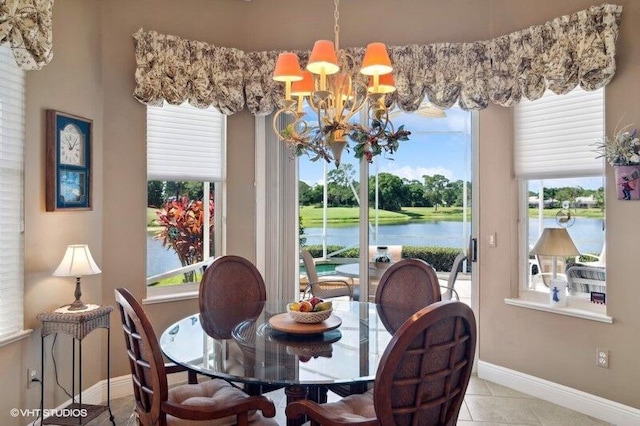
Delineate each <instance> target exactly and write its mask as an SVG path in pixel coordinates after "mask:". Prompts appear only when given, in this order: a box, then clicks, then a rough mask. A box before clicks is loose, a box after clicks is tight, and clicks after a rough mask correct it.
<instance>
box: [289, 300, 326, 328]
mask: <svg viewBox="0 0 640 426" xmlns="http://www.w3.org/2000/svg"><path fill="white" fill-rule="evenodd" d="M287 312H288V313H289V316H290V317H291V319H292V320H294V321H295V322H301V323H304V324H317V323H320V322H322V321H324V320H326V319H327V318H329V317H330V316H331V312H333V309H331V308H329V309H327V310H323V311H310V312H301V311H295V310H292V309H291V304H288V305H287Z"/></svg>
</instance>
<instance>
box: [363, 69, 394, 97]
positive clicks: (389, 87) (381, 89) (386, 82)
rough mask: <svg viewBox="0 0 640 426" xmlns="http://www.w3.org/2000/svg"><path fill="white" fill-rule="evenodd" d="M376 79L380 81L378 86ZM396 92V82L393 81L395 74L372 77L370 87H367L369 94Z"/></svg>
mask: <svg viewBox="0 0 640 426" xmlns="http://www.w3.org/2000/svg"><path fill="white" fill-rule="evenodd" d="M376 78H377V79H378V83H377V85H376V82H375V80H376ZM395 90H396V82H395V80H394V79H393V74H391V73H389V74H382V75H380V76H376V75H372V76H371V78H370V79H369V86H368V87H367V91H368V92H369V93H380V94H387V93H393V92H395Z"/></svg>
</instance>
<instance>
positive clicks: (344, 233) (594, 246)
mask: <svg viewBox="0 0 640 426" xmlns="http://www.w3.org/2000/svg"><path fill="white" fill-rule="evenodd" d="M543 223H544V226H545V227H557V224H556V221H555V219H553V218H551V219H545V220H544V222H543ZM602 224H603V220H602V219H589V218H581V217H578V218H576V221H575V223H574V224H573V225H572V226H571V227H569V228H568V230H569V234H570V235H571V238H572V239H573V242H574V243H575V245H576V247H577V248H578V250H579V251H580V252H581V253H594V254H599V253H600V252H601V251H602V245H603V243H604V232H602ZM529 225H530V227H531V229H532V230H537V226H538V222H537V220H532V221H531V222H530V224H529ZM358 226H359V225H357V224H355V225H348V226H339V227H330V228H328V236H327V244H330V245H334V244H335V245H341V246H355V245H357V244H358V232H359V231H358ZM462 231H463V223H462V222H450V221H438V222H412V223H404V224H395V225H379V226H378V240H377V242H376V241H374V239H373V233H371V235H372V237H371V244H372V245H375V244H389V245H391V244H402V245H408V246H429V247H453V248H458V249H461V250H462V249H466V248H467V246H468V241H464V240H463V238H462V235H463V234H462ZM153 235H154V234H153V233H149V234H147V275H148V276H151V275H156V274H160V273H162V272H166V271H169V270H171V269H175V268H179V267H180V266H181V265H180V261H179V260H178V257H177V256H176V254H175V252H174V251H173V250H167V249H166V248H163V247H162V243H161V242H160V241H158V240H156V239H155V238H154V237H153ZM304 237H305V238H306V239H307V242H306V244H307V245H309V244H322V228H314V227H307V228H305V233H304ZM498 238H499V237H498ZM537 240H538V235H537V233H534V232H532V235H531V237H530V240H529V246H530V247H533V246H534V245H535V243H536V241H537Z"/></svg>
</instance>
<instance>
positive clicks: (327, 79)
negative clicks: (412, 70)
mask: <svg viewBox="0 0 640 426" xmlns="http://www.w3.org/2000/svg"><path fill="white" fill-rule="evenodd" d="M334 5H335V10H334V15H333V16H334V35H335V41H334V42H331V41H329V40H318V41H316V42H315V44H314V46H313V50H312V51H311V55H310V56H309V60H308V62H307V66H306V70H305V71H303V70H302V69H301V68H300V63H299V62H298V56H297V55H296V54H295V53H292V52H284V53H281V54H280V55H279V56H278V60H277V62H276V67H275V70H274V73H273V79H274V80H276V81H280V82H284V84H285V99H284V100H283V102H282V105H283V107H282V108H281V109H279V110H278V111H277V112H276V113H275V115H274V118H273V130H274V132H275V133H276V135H277V136H278V138H279V139H280V140H282V141H284V142H285V143H286V144H287V145H288V146H289V147H290V148H291V150H292V152H293V153H294V154H295V155H302V154H308V155H310V156H311V160H312V161H316V160H318V159H320V158H322V159H324V160H325V161H327V162H332V161H333V162H334V163H335V164H336V167H338V166H340V158H341V155H342V151H343V150H344V148H345V147H348V146H349V145H348V142H347V137H349V139H351V140H352V141H353V142H354V143H355V147H354V151H355V157H356V158H358V159H360V158H362V157H364V158H365V159H366V160H367V161H369V162H371V161H372V159H373V157H374V156H376V155H380V154H382V153H384V152H387V153H389V154H393V153H394V152H395V151H396V150H397V149H398V145H399V142H400V141H406V140H408V139H409V135H410V134H411V132H409V131H406V130H404V126H400V127H398V129H397V130H396V129H394V126H393V124H392V123H391V120H390V118H389V109H390V108H391V106H392V105H391V103H389V102H388V100H386V99H385V95H386V94H389V93H393V92H394V91H395V90H396V88H395V83H394V80H393V74H392V71H393V67H392V65H391V60H390V59H389V55H388V53H387V48H386V46H385V45H384V44H383V43H370V44H369V45H368V46H367V49H366V51H365V54H364V57H363V60H362V66H361V68H360V74H362V75H363V76H364V79H362V80H361V79H358V78H357V77H356V76H355V75H352V74H351V73H350V71H349V67H348V64H353V63H355V61H354V59H353V57H351V56H350V55H349V54H348V53H347V52H345V51H344V50H341V49H340V45H339V34H340V26H339V25H338V19H339V17H340V14H339V11H338V6H339V0H334ZM363 80H364V81H363ZM305 100H306V101H307V104H308V105H309V107H310V109H311V111H312V114H311V115H313V117H310V119H307V117H306V115H307V114H306V113H305V112H304V110H303V106H304V105H303V104H304V101H305ZM360 112H365V113H366V120H365V121H364V122H366V123H367V124H366V125H361V124H356V123H355V120H354V117H355V116H356V114H358V113H360ZM283 114H285V115H287V116H290V117H289V120H288V121H289V123H288V124H287V125H286V127H285V128H284V129H280V128H279V123H280V121H281V120H280V117H281V116H282V115H283ZM356 118H357V117H356Z"/></svg>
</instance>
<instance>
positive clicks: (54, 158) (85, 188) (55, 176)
mask: <svg viewBox="0 0 640 426" xmlns="http://www.w3.org/2000/svg"><path fill="white" fill-rule="evenodd" d="M92 130H93V121H92V120H90V119H88V118H83V117H79V116H76V115H72V114H67V113H64V112H60V111H56V110H52V109H48V110H47V111H46V137H45V144H46V170H45V178H46V185H45V188H46V194H45V204H46V210H47V211H48V212H52V211H60V210H91V209H92V206H91V196H92V190H91V173H92V170H91V169H92V167H91V154H92V151H91V149H92V146H91V144H92V138H93V133H92Z"/></svg>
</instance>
